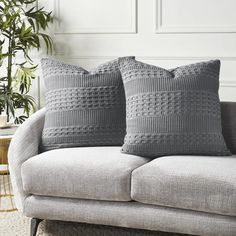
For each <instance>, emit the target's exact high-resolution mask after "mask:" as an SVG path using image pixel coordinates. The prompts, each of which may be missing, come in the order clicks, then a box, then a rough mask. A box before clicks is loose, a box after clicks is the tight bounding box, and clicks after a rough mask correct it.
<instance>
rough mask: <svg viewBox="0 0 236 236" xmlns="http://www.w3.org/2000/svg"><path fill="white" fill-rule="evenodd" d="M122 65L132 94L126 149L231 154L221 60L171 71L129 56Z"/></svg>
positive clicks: (127, 92) (149, 152)
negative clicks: (221, 90)
mask: <svg viewBox="0 0 236 236" xmlns="http://www.w3.org/2000/svg"><path fill="white" fill-rule="evenodd" d="M119 67H120V71H121V74H122V78H123V83H124V88H125V95H126V125H127V128H126V132H127V134H126V137H125V143H124V145H123V147H122V151H123V152H125V153H130V154H136V155H140V156H149V157H159V156H164V155H179V154H193V155H194V154H195V155H230V152H229V151H228V150H227V147H226V145H225V141H224V138H223V136H222V128H221V114H220V102H219V96H218V88H219V70H220V61H219V60H215V61H208V62H200V63H196V64H191V65H187V66H181V67H178V68H176V69H173V70H166V69H163V68H160V67H157V66H153V65H148V64H145V63H142V62H139V61H136V60H135V59H133V58H130V57H127V58H120V60H119Z"/></svg>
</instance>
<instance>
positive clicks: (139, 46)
mask: <svg viewBox="0 0 236 236" xmlns="http://www.w3.org/2000/svg"><path fill="white" fill-rule="evenodd" d="M39 3H41V4H42V5H46V7H47V9H48V10H52V11H53V12H54V15H56V17H59V18H60V22H58V21H57V20H55V23H54V26H53V27H52V30H51V31H52V36H53V38H54V42H55V46H56V55H55V56H56V57H57V58H59V59H62V60H65V61H67V62H71V63H74V64H80V65H81V66H84V67H85V68H87V69H89V68H91V67H94V66H97V65H98V64H100V63H103V62H105V61H108V60H110V59H113V58H116V57H119V56H126V55H135V56H137V59H139V60H142V61H144V62H147V63H152V64H155V65H159V66H161V67H164V68H173V67H175V66H179V65H184V64H188V63H194V62H198V61H206V60H211V59H216V58H218V59H220V60H221V76H220V81H221V82H220V85H221V87H220V97H221V99H222V100H230V101H236V14H235V9H236V0H70V1H68V0H54V1H52V0H51V1H48V0H40V2H39ZM40 57H41V56H40ZM40 87H41V88H40V92H41V95H40V98H41V99H42V100H41V101H42V103H41V104H42V105H43V104H44V103H43V93H44V92H43V91H44V89H43V84H41V86H40Z"/></svg>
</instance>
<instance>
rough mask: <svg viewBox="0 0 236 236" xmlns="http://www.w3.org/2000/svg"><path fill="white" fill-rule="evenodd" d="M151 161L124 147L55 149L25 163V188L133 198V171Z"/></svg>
mask: <svg viewBox="0 0 236 236" xmlns="http://www.w3.org/2000/svg"><path fill="white" fill-rule="evenodd" d="M147 161H149V159H146V158H142V157H136V156H133V155H128V154H126V155H124V154H122V153H121V152H120V147H79V148H67V149H58V150H51V151H48V152H44V153H41V154H39V155H37V156H35V157H33V158H31V159H29V160H28V161H26V162H25V163H24V164H23V166H22V171H21V172H22V179H23V188H24V190H25V192H27V193H32V194H36V195H44V196H59V197H70V198H83V199H97V200H109V201H111V200H112V201H130V200H131V198H130V185H131V183H130V181H131V172H132V171H133V170H134V169H135V168H137V167H139V166H141V165H143V164H145V163H147Z"/></svg>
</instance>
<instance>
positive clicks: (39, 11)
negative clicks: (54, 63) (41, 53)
mask: <svg viewBox="0 0 236 236" xmlns="http://www.w3.org/2000/svg"><path fill="white" fill-rule="evenodd" d="M52 20H53V18H52V15H51V12H47V11H45V10H44V8H38V6H37V0H0V115H5V116H6V117H7V121H8V122H9V120H14V123H16V124H20V123H22V122H24V121H25V120H26V119H27V118H28V117H29V115H30V112H32V111H34V110H35V100H34V98H33V97H32V96H30V95H29V91H30V87H31V84H32V80H33V79H35V77H36V75H35V72H36V68H37V65H35V64H34V62H33V60H32V58H31V56H30V52H31V50H32V49H38V50H39V49H40V48H41V46H42V44H44V45H45V46H46V49H47V52H51V51H52V39H51V38H50V36H49V35H48V34H46V33H43V32H44V31H45V30H46V29H47V28H48V26H49V23H51V22H52ZM41 31H43V32H41ZM17 110H18V112H17V113H20V114H16V111H17Z"/></svg>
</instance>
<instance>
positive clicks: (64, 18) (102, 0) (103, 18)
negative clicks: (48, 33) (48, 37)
mask: <svg viewBox="0 0 236 236" xmlns="http://www.w3.org/2000/svg"><path fill="white" fill-rule="evenodd" d="M54 1H55V3H54V12H55V15H56V17H57V18H58V21H57V22H56V24H55V25H56V27H55V33H59V34H65V33H69V34H71V33H72V34H73V33H136V0H118V1H117V0H99V1H98V0H70V1H69V2H68V0H54Z"/></svg>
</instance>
